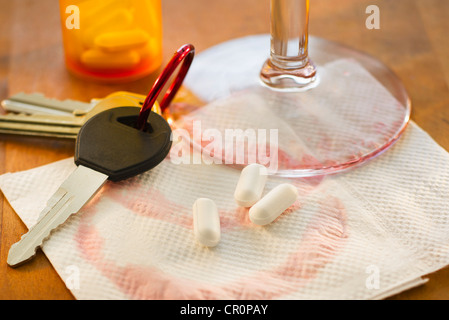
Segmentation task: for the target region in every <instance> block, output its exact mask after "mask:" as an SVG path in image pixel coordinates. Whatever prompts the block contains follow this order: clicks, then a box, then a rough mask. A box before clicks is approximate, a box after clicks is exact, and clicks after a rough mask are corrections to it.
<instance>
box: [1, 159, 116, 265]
mask: <svg viewBox="0 0 449 320" xmlns="http://www.w3.org/2000/svg"><path fill="white" fill-rule="evenodd" d="M107 179H108V176H107V175H105V174H103V173H100V172H97V171H95V170H92V169H89V168H87V167H84V166H79V167H78V168H76V170H75V171H74V172H73V173H72V174H71V175H70V176H69V177H68V178H67V179H66V180H65V181H64V183H63V184H62V185H61V187H60V188H59V189H58V190H57V191H56V193H55V194H54V195H53V196H52V197H51V198H50V200H49V201H48V203H47V207H46V208H45V209H44V210H43V211H42V212H41V213H40V215H39V220H38V222H37V223H36V224H35V225H34V226H33V227H32V228H31V229H30V230H29V231H28V232H27V233H26V234H24V235H23V236H22V238H21V239H20V240H19V242H17V243H15V244H13V245H12V246H11V249H10V250H9V254H8V260H7V263H8V265H9V266H10V267H13V268H15V267H18V266H20V265H22V264H23V263H25V262H27V261H29V260H31V259H32V258H33V257H34V256H35V255H36V250H37V248H38V247H40V246H42V244H43V242H44V241H45V240H46V239H47V238H48V237H49V236H50V234H51V232H52V231H53V230H55V229H56V228H57V227H58V226H60V225H61V224H63V223H64V222H65V221H66V220H67V219H68V218H69V217H70V216H71V215H72V214H75V213H77V212H78V211H79V210H80V209H81V208H82V207H83V206H84V205H85V204H86V203H87V202H89V200H90V199H91V198H92V197H93V196H94V195H95V194H96V193H97V191H98V190H99V189H100V188H101V187H102V186H103V184H104V183H105V182H106V180H107Z"/></svg>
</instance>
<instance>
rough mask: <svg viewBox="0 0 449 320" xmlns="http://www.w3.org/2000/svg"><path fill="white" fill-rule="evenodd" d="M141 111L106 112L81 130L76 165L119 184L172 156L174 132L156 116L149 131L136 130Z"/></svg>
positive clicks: (125, 108) (76, 151)
mask: <svg viewBox="0 0 449 320" xmlns="http://www.w3.org/2000/svg"><path fill="white" fill-rule="evenodd" d="M139 111H140V109H139V108H136V107H119V108H113V109H109V110H106V111H103V112H101V113H99V114H97V115H96V116H94V117H92V118H91V119H89V120H88V121H87V122H86V123H85V124H84V126H82V127H81V129H80V131H79V133H78V137H77V139H76V149H75V164H76V165H83V166H85V167H88V168H91V169H93V170H95V171H99V172H102V173H104V174H106V175H108V176H109V180H112V181H119V180H124V179H127V178H130V177H133V176H135V175H137V174H140V173H142V172H145V171H147V170H150V169H152V168H154V167H155V166H157V165H158V164H159V163H161V162H162V161H163V160H164V159H165V157H166V156H167V155H168V153H169V151H170V148H171V145H172V141H171V133H172V131H171V128H170V126H169V125H168V123H167V121H165V119H164V118H162V117H161V116H160V115H158V114H156V113H153V114H152V115H151V117H150V121H151V122H150V123H149V124H148V127H147V128H146V130H145V131H140V130H138V129H136V128H135V127H134V126H135V123H136V121H137V118H138V116H139Z"/></svg>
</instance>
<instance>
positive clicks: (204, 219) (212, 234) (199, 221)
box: [193, 198, 220, 247]
mask: <svg viewBox="0 0 449 320" xmlns="http://www.w3.org/2000/svg"><path fill="white" fill-rule="evenodd" d="M193 231H194V234H195V238H196V239H197V240H198V241H199V242H200V243H201V244H203V245H205V246H207V247H215V246H216V245H217V244H218V242H219V241H220V217H219V215H218V209H217V206H216V204H215V202H213V201H212V200H210V199H207V198H200V199H198V200H196V201H195V203H194V204H193Z"/></svg>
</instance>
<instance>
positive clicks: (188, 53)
mask: <svg viewBox="0 0 449 320" xmlns="http://www.w3.org/2000/svg"><path fill="white" fill-rule="evenodd" d="M194 56H195V47H194V46H193V45H191V44H185V45H183V46H182V47H181V48H179V49H178V51H176V52H175V54H174V55H173V57H172V58H171V60H170V61H169V62H168V64H167V66H166V67H165V68H164V70H163V71H162V73H161V74H160V76H159V77H158V78H157V80H156V82H155V83H154V85H153V88H151V90H150V93H148V96H147V98H146V99H145V102H144V103H143V106H142V109H140V114H139V117H138V119H137V129H139V130H144V129H145V125H146V123H147V121H148V117H149V116H150V112H151V108H152V107H153V105H154V103H155V102H156V99H157V97H158V96H159V94H160V93H161V91H162V89H163V88H164V86H165V85H166V84H167V82H168V80H169V79H170V77H171V76H172V74H173V72H175V70H176V68H177V67H178V66H179V64H180V63H181V62H184V63H183V64H182V66H181V68H180V70H179V73H178V74H177V76H176V78H175V80H173V83H172V84H171V86H170V88H168V90H167V92H166V93H165V96H164V98H163V99H162V101H161V103H160V107H161V110H162V112H164V110H165V109H166V108H167V107H168V106H169V105H170V102H171V101H172V99H173V97H174V96H175V94H176V92H177V91H178V90H179V87H180V86H181V84H182V82H183V81H184V78H185V76H186V74H187V71H189V68H190V65H191V64H192V61H193V57H194Z"/></svg>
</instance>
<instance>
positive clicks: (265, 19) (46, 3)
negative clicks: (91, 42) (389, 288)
mask: <svg viewBox="0 0 449 320" xmlns="http://www.w3.org/2000/svg"><path fill="white" fill-rule="evenodd" d="M372 4H375V5H377V6H378V7H379V8H380V18H381V24H380V29H379V30H368V29H367V28H366V27H365V20H366V18H367V14H366V13H365V9H366V7H367V6H368V5H372ZM162 9H163V30H164V40H163V45H164V64H165V63H166V62H167V61H168V59H169V58H170V57H171V55H172V53H173V52H174V51H175V50H176V49H177V48H178V47H179V46H181V45H182V44H184V43H187V42H189V43H193V44H194V45H195V47H196V49H197V52H199V53H201V51H203V50H205V49H207V48H209V47H211V46H213V45H215V44H218V43H221V42H223V41H226V40H230V39H233V38H237V37H241V36H245V35H252V34H261V33H268V32H269V0H213V1H211V0H184V1H179V0H162ZM448 13H449V1H447V0H426V1H422V0H382V1H380V0H339V1H333V0H311V13H310V28H309V30H310V34H312V35H314V36H318V37H322V38H325V39H329V40H333V41H338V42H341V43H344V44H346V45H348V46H351V47H353V48H356V49H359V50H361V51H364V52H366V53H368V54H371V55H373V56H375V57H377V58H378V59H380V60H381V61H382V62H383V63H385V64H386V65H387V66H388V67H390V68H391V69H392V70H393V71H394V72H395V73H396V74H397V75H398V76H399V78H400V79H401V80H402V81H403V83H404V85H405V87H406V89H407V90H408V92H409V95H410V98H411V101H412V106H413V111H412V119H413V120H414V121H415V122H416V123H417V124H418V125H419V126H420V127H421V128H423V129H424V130H425V131H427V132H428V133H429V134H430V135H431V136H432V137H433V138H434V139H435V140H436V141H437V142H438V143H439V144H440V145H441V146H443V147H444V148H445V149H446V150H449V134H448V133H449V90H448V86H449V37H448V34H447V33H448V31H449V19H448ZM59 19H60V18H59V9H58V4H57V1H56V0H0V99H4V98H6V97H8V96H10V95H12V94H15V93H18V92H22V91H23V92H42V93H44V94H45V95H47V96H49V97H55V98H59V99H67V98H71V99H78V100H81V101H88V100H90V99H92V98H98V97H102V96H106V95H107V94H109V93H112V92H114V91H118V90H127V91H132V92H137V93H141V94H147V93H148V91H149V89H150V88H151V86H152V84H153V82H154V80H155V77H156V75H155V74H154V75H151V76H148V77H146V78H144V79H142V80H139V81H135V82H132V83H127V84H122V85H101V84H95V83H89V82H85V81H82V80H79V79H77V78H74V77H72V76H71V75H69V74H68V72H67V71H66V69H65V66H64V63H63V50H62V40H61V31H60V21H59ZM159 71H160V70H159ZM73 154H74V142H73V141H65V140H57V139H44V138H31V137H20V136H6V135H0V174H2V173H5V172H16V171H22V170H26V169H31V168H34V167H37V166H40V165H44V164H49V163H51V162H54V161H56V160H60V159H64V158H67V157H70V156H73ZM0 200H1V208H2V209H1V211H0V299H74V297H73V296H72V294H71V293H70V291H69V290H68V289H67V288H66V287H65V285H64V283H63V281H62V280H61V279H60V277H59V276H58V275H57V273H56V272H55V271H54V269H53V267H52V266H51V264H50V262H49V261H48V259H47V258H46V257H45V255H44V254H42V252H40V251H39V253H38V255H37V257H36V259H34V260H33V261H32V262H31V263H29V264H27V265H24V266H22V267H20V268H18V269H11V268H9V267H7V265H6V257H7V254H8V250H9V247H10V246H11V245H12V244H13V243H14V242H16V241H17V240H18V239H19V238H20V236H21V235H22V234H23V233H25V232H26V227H25V226H24V224H23V223H22V222H21V220H20V219H19V217H18V216H17V215H16V213H15V212H14V211H13V210H12V209H11V206H10V205H9V203H8V202H7V201H6V199H5V198H4V197H3V195H1V198H0ZM428 278H429V279H430V281H429V282H428V283H427V284H425V285H423V286H421V287H418V288H414V289H411V290H408V291H406V292H403V293H401V294H399V295H396V296H394V297H392V298H391V299H448V298H449V290H448V289H449V268H445V269H443V270H440V271H438V272H435V273H434V274H431V275H429V276H428Z"/></svg>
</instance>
